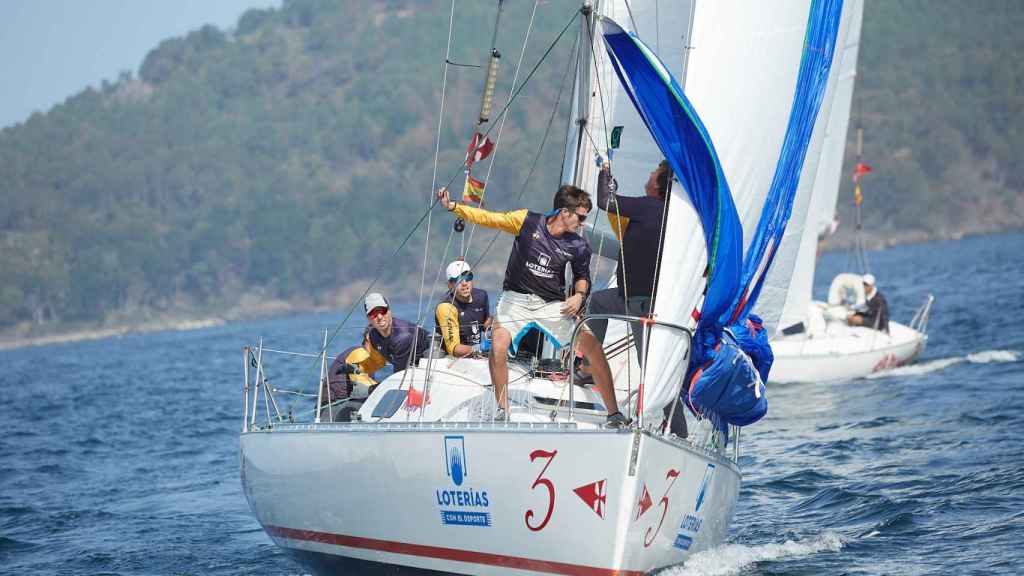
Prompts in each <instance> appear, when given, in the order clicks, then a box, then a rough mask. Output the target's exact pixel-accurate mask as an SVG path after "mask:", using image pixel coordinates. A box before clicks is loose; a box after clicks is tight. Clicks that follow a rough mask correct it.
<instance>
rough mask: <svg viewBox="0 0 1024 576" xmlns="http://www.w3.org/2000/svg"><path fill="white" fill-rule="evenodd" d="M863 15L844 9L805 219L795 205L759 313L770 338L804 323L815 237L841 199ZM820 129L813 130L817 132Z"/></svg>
mask: <svg viewBox="0 0 1024 576" xmlns="http://www.w3.org/2000/svg"><path fill="white" fill-rule="evenodd" d="M863 13H864V2H863V0H847V2H845V4H844V6H843V16H842V21H841V23H840V28H839V37H838V38H837V39H836V41H837V46H840V47H841V49H840V50H837V51H836V59H837V60H836V63H837V65H834V66H833V69H832V74H831V75H832V76H833V77H834V78H835V80H831V79H830V82H833V81H834V82H835V90H834V97H833V98H832V104H831V110H828V111H826V109H825V103H823V105H822V110H821V116H820V117H821V118H824V117H826V116H825V114H827V118H828V123H827V127H826V129H825V134H824V144H823V145H822V146H821V152H820V154H818V155H815V156H812V155H811V153H812V152H813V150H808V158H807V161H806V162H805V164H804V171H803V173H802V175H801V181H800V190H799V192H798V194H799V196H798V204H800V203H802V205H803V211H804V212H805V213H806V217H798V215H797V206H796V205H794V209H793V218H792V220H791V221H790V225H789V227H787V229H786V236H785V238H784V239H783V242H782V246H781V248H780V252H779V256H778V258H777V259H776V264H775V266H774V267H773V268H772V270H771V272H770V273H769V275H768V278H767V280H766V281H765V287H764V290H763V292H762V293H761V299H760V301H759V303H758V307H757V312H758V313H759V314H761V315H762V317H764V319H765V324H766V325H767V327H768V332H769V334H771V333H773V332H775V329H776V328H779V329H782V328H785V327H787V326H791V325H793V324H797V323H799V322H802V321H804V320H806V316H807V306H808V305H809V304H810V302H811V289H812V287H813V284H814V269H815V262H816V257H817V247H818V236H819V234H820V233H821V231H822V230H824V229H826V228H827V227H828V226H829V225H830V223H831V222H832V218H833V215H834V213H835V209H836V201H837V199H838V195H839V185H840V179H841V176H842V168H843V155H844V151H845V148H846V132H847V128H848V126H849V122H850V107H851V104H852V102H853V87H854V80H855V78H856V71H857V54H858V50H859V48H860V29H861V21H862V19H863ZM820 124H821V123H820V122H819V125H818V126H815V131H816V132H817V131H818V130H819V127H820ZM812 144H813V142H812ZM812 183H813V186H812V185H811V184H812ZM806 192H809V194H807V193H806ZM808 200H809V203H808Z"/></svg>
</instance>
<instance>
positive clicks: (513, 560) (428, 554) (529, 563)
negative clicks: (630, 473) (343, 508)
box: [265, 526, 644, 576]
mask: <svg viewBox="0 0 1024 576" xmlns="http://www.w3.org/2000/svg"><path fill="white" fill-rule="evenodd" d="M265 528H266V530H267V533H268V534H270V535H272V536H280V537H282V538H289V539H292V540H306V541H309V542H320V543H322V544H334V545H336V546H347V547H349V548H363V549H366V550H378V551H380V552H391V553H393V554H407V555H410V556H422V557H424V558H437V559H439V560H453V561H456V562H469V563H472V564H485V565H488V566H500V567H502V568H515V569H519V570H533V571H535V572H550V573H552V574H573V575H576V576H642V575H643V574H644V572H642V571H638V570H613V569H611V568H598V567H596V566H584V565H582V564H567V563H565V562H551V561H548V560H536V559H532V558H520V557H518V556H505V555H503V554H490V553H487V552H473V551H469V550H457V549H454V548H443V547H440V546H425V545H422V544H409V543H407V542H394V541H391V540H377V539H374V538H361V537H359V536H345V535H342V534H331V533H329V532H316V531H313V530H296V529H294V528H285V527H282V526H265Z"/></svg>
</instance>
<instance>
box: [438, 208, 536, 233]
mask: <svg viewBox="0 0 1024 576" xmlns="http://www.w3.org/2000/svg"><path fill="white" fill-rule="evenodd" d="M452 212H454V213H455V215H456V216H458V217H459V218H462V219H463V220H465V221H466V222H472V223H473V224H479V225H481V226H484V227H486V228H494V229H496V230H501V231H503V232H508V233H509V234H513V235H518V234H519V230H520V229H522V227H523V222H525V221H526V214H527V210H526V209H525V208H524V209H522V210H515V211H512V212H491V211H490V210H484V209H483V208H474V207H472V206H466V205H465V204H458V205H456V206H455V210H452Z"/></svg>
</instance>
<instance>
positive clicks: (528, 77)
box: [293, 11, 580, 403]
mask: <svg viewBox="0 0 1024 576" xmlns="http://www.w3.org/2000/svg"><path fill="white" fill-rule="evenodd" d="M579 14H580V13H579V11H576V12H574V13H573V16H572V18H570V19H569V21H568V22H567V23H566V24H565V26H564V27H563V28H562V30H561V31H560V32H559V33H558V35H557V36H556V37H555V39H554V40H552V42H551V44H550V45H549V46H548V48H547V49H546V50H545V51H544V53H543V54H542V55H541V56H540V58H539V59H538V60H537V62H536V63H535V64H534V66H533V68H532V69H531V70H530V72H529V73H528V74H527V75H526V78H525V79H524V80H523V83H522V84H521V85H520V86H519V87H518V88H516V89H515V90H514V91H513V92H512V94H511V95H510V96H509V99H508V102H506V103H505V106H504V107H503V108H502V109H501V111H500V112H499V113H498V115H499V116H504V115H505V114H507V113H508V111H509V109H510V108H511V106H512V104H513V103H514V102H515V101H516V99H517V98H518V97H519V95H520V94H521V93H522V91H523V89H525V88H526V86H527V85H529V83H530V81H531V80H532V79H533V76H534V74H536V72H537V70H538V69H539V68H540V65H541V64H543V63H544V61H545V60H546V59H547V57H548V56H549V55H550V54H551V51H552V50H554V48H555V46H557V45H558V43H559V42H560V41H561V39H562V37H563V36H564V35H565V32H566V31H567V30H568V29H569V27H570V26H572V24H573V22H575V21H576V18H578V17H579ZM439 125H440V123H439ZM493 129H494V126H493V125H492V126H491V127H490V128H488V129H487V131H485V132H484V133H483V136H484V137H486V136H487V135H488V134H490V132H491V131H492V130H493ZM462 167H463V166H462V162H460V164H459V167H458V168H456V169H455V170H453V171H452V176H451V177H450V178H449V179H448V181H447V184H445V185H444V187H445V188H447V187H450V186H451V185H452V183H453V182H454V181H455V179H456V178H458V177H459V174H460V173H462ZM432 184H433V187H432V188H433V189H436V188H437V187H436V176H435V179H434V180H433V182H432ZM431 194H433V190H432V191H431ZM437 203H438V199H437V198H436V196H434V197H432V199H431V201H430V203H429V205H428V206H427V208H426V210H425V211H424V212H423V214H422V215H421V216H420V217H419V219H418V220H417V221H416V223H415V224H414V225H413V226H412V227H411V228H410V229H409V232H408V233H407V234H406V235H405V236H404V237H403V238H402V241H401V242H399V244H398V246H397V247H396V248H395V249H394V250H393V251H392V253H391V256H390V258H384V259H382V260H381V263H380V264H379V265H378V266H377V269H376V271H375V272H374V275H373V277H372V279H371V280H370V283H369V284H368V285H367V287H366V288H365V289H364V290H363V291H362V293H361V294H360V295H359V296H358V297H357V298H355V299H354V300H353V302H352V304H351V305H350V306H349V308H348V310H347V311H346V313H345V316H344V317H343V318H342V320H341V322H339V323H338V325H337V326H336V327H335V328H334V330H333V331H332V332H331V334H330V336H329V337H328V338H327V340H326V341H325V343H324V345H323V347H322V348H321V349H320V354H324V353H326V351H327V349H328V348H329V347H330V346H331V345H332V344H333V342H334V339H335V338H337V336H338V333H339V332H341V330H342V329H343V328H344V327H345V325H346V324H348V321H349V319H351V317H352V314H353V313H354V312H355V310H356V309H357V308H358V307H359V305H360V303H361V302H362V301H363V299H364V298H365V297H366V295H367V294H369V292H370V290H372V289H373V287H374V286H376V284H377V282H378V281H379V280H380V278H381V276H383V274H384V270H385V269H386V268H389V264H390V263H391V262H392V261H393V259H394V258H395V257H397V256H398V254H399V253H400V252H401V251H402V249H403V248H405V245H406V244H408V242H409V240H410V239H411V238H412V236H413V235H414V234H415V233H416V231H417V230H419V228H420V226H421V225H422V224H423V222H424V221H425V220H427V218H429V217H430V213H431V211H432V210H433V208H434V206H435V205H436V204H437ZM318 364H319V362H314V363H312V364H311V367H310V371H311V372H312V371H313V370H316V369H317V365H318ZM305 381H308V379H306V380H305ZM317 385H318V386H319V385H320V384H319V378H317ZM293 403H294V401H293Z"/></svg>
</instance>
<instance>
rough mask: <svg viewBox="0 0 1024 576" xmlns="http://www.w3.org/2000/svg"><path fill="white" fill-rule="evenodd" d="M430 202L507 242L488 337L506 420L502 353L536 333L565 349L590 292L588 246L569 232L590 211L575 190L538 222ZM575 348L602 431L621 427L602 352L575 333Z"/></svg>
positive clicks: (587, 336) (444, 197)
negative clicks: (590, 381) (594, 394)
mask: <svg viewBox="0 0 1024 576" xmlns="http://www.w3.org/2000/svg"><path fill="white" fill-rule="evenodd" d="M438 199H439V200H440V202H441V204H442V205H443V206H444V207H445V208H446V209H447V210H448V211H450V212H454V213H455V215H456V216H457V217H459V218H462V219H463V220H466V221H468V222H473V223H476V224H480V225H481V226H486V227H488V228H495V229H498V230H503V231H505V232H508V233H509V234H513V235H515V237H516V239H515V242H513V244H512V253H511V254H510V255H509V258H508V265H507V266H506V268H505V283H504V286H503V288H504V291H503V292H502V295H501V297H500V298H499V299H498V307H497V311H496V314H495V316H496V317H497V318H496V321H495V325H494V328H493V330H492V335H493V337H492V343H491V355H490V371H491V382H492V383H493V384H494V393H495V397H496V399H497V402H498V406H499V411H498V413H497V414H496V419H499V420H504V419H506V418H507V411H508V398H507V394H506V388H507V384H508V355H507V354H508V350H509V348H512V349H513V350H515V348H516V346H518V343H519V339H520V338H522V337H523V336H524V335H525V333H526V332H527V331H528V330H529V329H531V328H537V329H538V330H540V331H541V332H543V333H544V335H545V336H546V337H547V338H548V339H549V340H550V341H551V343H552V344H553V345H554V346H555V347H556V348H560V347H563V346H567V345H569V339H570V338H571V337H572V331H573V329H574V327H575V318H576V315H577V314H578V313H579V312H580V309H581V308H582V305H583V300H584V298H585V296H586V294H587V293H588V292H589V291H590V254H591V251H590V246H589V245H587V242H586V240H584V239H583V237H582V236H580V235H579V234H578V233H577V232H578V231H579V229H580V226H581V225H582V224H583V221H584V220H586V218H587V214H588V213H589V212H590V209H591V202H590V195H589V194H587V193H586V192H584V191H583V190H581V189H580V188H577V187H576V186H571V185H563V186H561V187H560V188H559V189H558V191H557V192H556V193H555V197H554V202H553V204H554V209H553V210H552V211H550V212H547V213H544V214H540V213H537V212H530V211H528V210H516V211H513V212H490V211H488V210H483V209H481V208H472V207H470V206H465V205H461V204H458V203H456V202H452V201H451V199H450V198H449V197H448V190H447V189H446V188H442V189H441V190H439V191H438ZM566 266H569V267H570V268H571V269H572V275H573V289H574V294H573V295H572V296H570V297H568V298H566V297H565V269H566ZM577 345H578V347H579V349H580V351H581V352H583V355H584V357H586V358H587V359H588V360H589V362H590V364H591V366H592V371H593V374H594V380H595V382H596V384H597V389H598V391H599V392H600V393H601V398H602V400H603V401H604V403H605V407H606V408H607V410H608V414H609V420H608V424H609V425H611V426H614V427H621V426H624V425H625V424H627V420H626V419H625V417H624V416H623V415H622V414H621V413H620V412H619V410H618V403H617V401H616V399H615V391H614V390H613V388H612V375H611V370H610V369H609V368H608V361H607V359H606V358H605V356H604V350H603V349H602V347H601V344H600V342H598V341H597V340H596V339H595V338H594V336H593V334H591V333H590V332H588V331H586V330H584V331H582V332H580V335H579V338H578V340H577Z"/></svg>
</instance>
